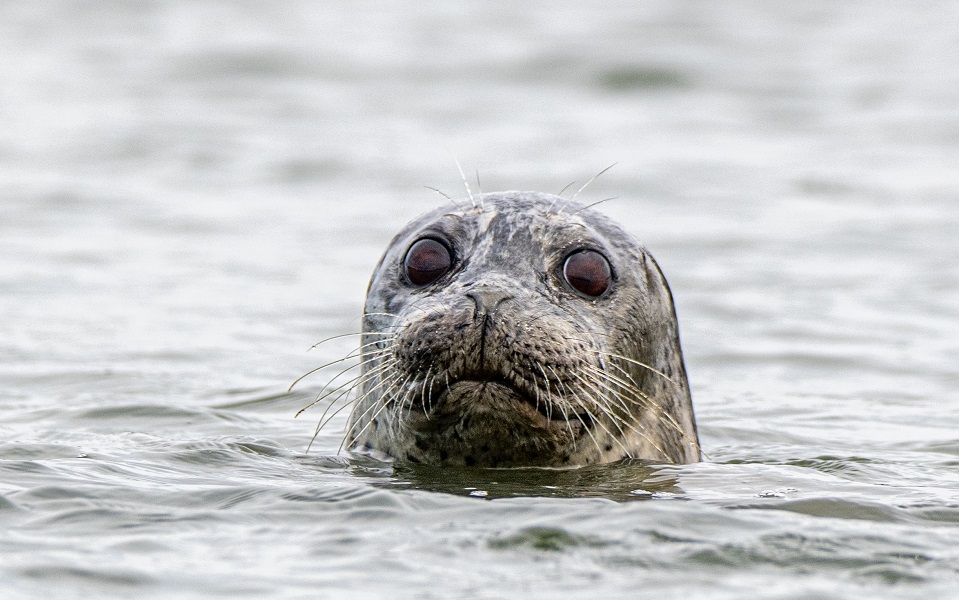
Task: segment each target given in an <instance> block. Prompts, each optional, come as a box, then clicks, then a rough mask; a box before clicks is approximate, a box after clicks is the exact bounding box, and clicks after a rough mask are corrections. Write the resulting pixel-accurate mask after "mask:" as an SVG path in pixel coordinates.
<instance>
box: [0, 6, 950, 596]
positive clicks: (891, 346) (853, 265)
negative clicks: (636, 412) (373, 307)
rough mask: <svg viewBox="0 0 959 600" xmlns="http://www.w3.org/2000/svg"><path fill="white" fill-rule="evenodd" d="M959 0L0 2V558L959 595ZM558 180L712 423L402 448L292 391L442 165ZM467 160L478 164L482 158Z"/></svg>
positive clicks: (442, 578)
mask: <svg viewBox="0 0 959 600" xmlns="http://www.w3.org/2000/svg"><path fill="white" fill-rule="evenodd" d="M956 23H959V4H956V3H952V2H947V1H945V0H940V1H930V2H925V3H921V4H918V5H917V4H915V3H909V2H903V1H892V2H886V3H883V4H882V5H881V6H879V5H876V4H875V3H866V2H856V1H851V2H842V3H838V2H828V1H825V0H814V1H810V2H803V3H793V4H785V3H768V2H759V1H757V0H741V1H728V2H727V1H721V2H706V1H691V2H667V1H651V2H642V3H637V2H603V3H599V4H591V5H581V6H576V7H572V6H569V7H560V6H557V5H555V4H554V3H546V2H537V1H534V2H527V3H523V4H522V5H520V4H517V3H508V2H488V3H467V2H433V1H425V2H417V3H408V4H406V5H398V4H387V3H378V2H340V1H334V2H324V3H311V2H290V1H281V2H272V3H254V2H229V3H228V2H221V1H198V2H189V3H186V2H173V1H170V0H153V1H130V2H123V3H117V2H106V1H105V0H100V1H96V0H91V1H89V2H66V1H61V2H55V1H49V2H44V1H39V2H0V57H2V58H0V409H2V413H0V589H3V590H4V591H3V597H4V598H51V597H56V598H114V597H116V598H126V597H131V598H132V597H136V598H215V597H231V598H271V599H272V598H343V597H357V598H382V597H400V598H462V597H473V598H515V597H526V598H555V597H557V596H560V595H568V596H571V597H593V598H625V597H641V596H648V597H657V598H730V599H732V598H743V597H763V598H843V599H847V598H870V599H874V598H924V599H925V598H930V597H935V598H954V597H959V591H957V590H959V393H957V390H959V59H957V57H959V27H956ZM453 156H455V157H456V158H457V159H458V160H459V161H460V162H461V163H462V164H463V165H464V168H465V171H466V172H467V174H468V178H469V179H470V181H471V184H472V185H473V188H474V190H475V189H476V188H477V187H482V189H483V190H485V191H492V190H496V189H537V190H542V191H547V192H557V191H559V190H560V189H562V188H563V187H564V186H565V185H566V184H568V183H569V182H571V181H577V182H579V183H578V185H581V184H582V183H584V182H585V181H587V180H588V179H590V178H591V177H592V176H593V175H595V174H596V173H597V172H599V171H600V170H602V169H603V168H605V167H606V166H608V165H610V164H613V163H616V166H615V167H614V168H613V169H611V170H610V171H608V172H607V173H605V174H603V176H602V177H600V178H598V179H597V180H596V181H594V182H593V183H592V184H591V185H590V187H589V188H588V189H587V190H586V191H585V192H584V195H585V197H586V199H587V200H593V201H596V200H602V199H605V198H608V197H617V199H616V200H612V201H609V202H606V203H604V204H602V205H601V210H603V211H604V212H606V213H607V214H609V215H611V216H613V217H614V218H616V219H618V220H619V221H621V222H622V223H623V224H624V226H625V227H626V228H627V229H628V230H630V231H631V232H632V233H634V234H635V235H636V236H637V237H639V238H640V239H642V240H644V242H645V243H646V244H647V246H648V247H649V248H650V249H651V250H652V252H653V254H654V255H655V256H656V257H657V259H658V261H659V263H660V265H661V266H662V268H663V270H664V271H665V273H666V275H667V277H668V278H669V280H670V283H671V286H672V289H673V293H674V296H675V298H676V303H677V310H678V313H679V318H680V323H681V328H682V337H683V344H684V349H685V353H686V361H687V367H688V370H689V373H690V383H691V385H692V388H693V399H694V402H695V405H696V410H697V416H698V421H699V428H700V435H701V440H702V445H703V449H704V450H705V452H706V454H707V459H706V460H704V461H703V462H702V463H699V464H695V465H684V466H669V465H640V464H630V463H621V464H616V465H608V466H602V467H591V468H584V469H579V470H574V471H559V472H556V471H542V470H536V469H528V470H515V471H504V470H499V471H497V470H460V469H435V468H425V467H420V468H413V467H410V466H404V465H392V464H389V463H382V462H378V461H375V460H372V459H370V458H364V457H357V456H351V455H349V454H348V453H345V452H341V451H340V448H339V446H340V442H341V439H342V435H343V425H344V423H345V415H342V414H341V415H338V416H337V417H336V419H334V421H333V423H332V424H331V425H330V426H329V427H327V428H325V429H324V430H323V431H321V432H320V433H319V435H318V436H317V437H316V439H315V441H314V442H313V444H312V446H311V447H310V449H309V451H308V452H307V445H308V444H309V443H310V439H311V437H312V436H313V432H314V427H315V425H316V423H317V421H318V420H319V417H320V414H321V413H322V407H316V408H314V409H311V410H309V411H307V412H305V413H304V414H303V415H301V416H300V417H298V418H294V415H295V414H296V412H297V411H298V410H299V409H300V408H302V407H304V406H306V405H307V404H309V403H310V402H311V401H312V400H313V398H314V397H315V395H316V394H317V392H318V391H319V390H320V389H321V388H322V387H323V385H324V384H325V383H326V382H328V381H329V380H330V378H332V376H333V375H335V374H336V372H337V370H336V369H335V368H332V369H324V370H321V371H319V372H317V373H314V374H313V375H311V376H310V377H308V378H307V379H305V380H304V381H303V382H302V383H301V384H298V385H297V386H296V387H295V388H294V390H293V392H290V393H288V392H287V389H288V387H289V385H290V384H291V383H292V382H293V381H294V380H295V379H296V378H297V377H299V376H300V375H302V374H304V373H306V372H307V371H309V370H311V369H313V368H315V367H318V366H320V365H322V364H324V363H326V362H329V361H332V360H336V359H338V358H340V357H342V356H344V355H346V354H347V353H349V352H350V350H351V348H352V347H353V345H355V341H353V339H352V338H349V337H345V338H338V339H334V340H330V341H329V342H326V343H323V344H320V345H319V346H318V347H316V348H313V349H311V347H312V346H313V345H314V344H316V343H317V342H320V341H321V340H325V339H327V338H330V337H333V336H338V335H342V334H348V333H353V332H356V331H357V330H358V328H359V315H360V312H361V306H362V301H363V295H364V292H365V289H366V284H367V282H368V279H369V275H370V273H371V271H372V269H373V266H374V265H375V263H376V260H377V259H378V258H379V255H380V253H381V252H382V251H383V249H384V248H385V247H386V244H387V243H388V242H389V239H390V238H391V236H392V235H393V234H394V233H395V232H396V231H397V230H398V229H399V228H400V227H401V226H402V225H403V224H404V223H406V222H407V221H408V220H409V219H411V218H413V217H414V216H416V215H417V214H419V213H420V212H423V211H425V210H428V209H430V208H432V207H434V206H437V205H438V203H441V202H445V200H443V199H442V198H441V197H440V196H438V195H437V194H435V193H433V192H431V191H430V190H427V189H425V187H424V186H432V187H437V188H440V189H442V190H443V191H444V192H445V193H448V194H450V195H453V196H454V197H463V196H465V195H466V191H465V189H464V188H463V185H462V181H461V180H460V176H459V173H458V171H457V169H456V166H455V163H454V159H453ZM477 177H478V178H479V180H480V181H479V185H478V186H477V182H476V181H475V179H476V178H477Z"/></svg>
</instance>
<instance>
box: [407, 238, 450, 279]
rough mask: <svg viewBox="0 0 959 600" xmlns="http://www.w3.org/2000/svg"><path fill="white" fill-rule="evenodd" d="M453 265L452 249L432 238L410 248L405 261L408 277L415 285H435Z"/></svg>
mask: <svg viewBox="0 0 959 600" xmlns="http://www.w3.org/2000/svg"><path fill="white" fill-rule="evenodd" d="M452 264H453V256H452V254H451V253H450V249H449V248H447V247H446V244H444V243H442V242H440V241H437V240H434V239H432V238H423V239H421V240H419V241H418V242H416V243H415V244H413V245H412V246H410V249H409V250H407V251H406V258H404V259H403V269H404V270H405V271H406V277H407V279H409V280H410V283H412V284H413V285H426V284H428V283H433V282H434V281H436V280H437V279H439V278H440V277H442V276H443V275H444V274H445V273H446V272H447V271H449V270H450V266H451V265H452Z"/></svg>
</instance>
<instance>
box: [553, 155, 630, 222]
mask: <svg viewBox="0 0 959 600" xmlns="http://www.w3.org/2000/svg"><path fill="white" fill-rule="evenodd" d="M617 164H618V163H613V164H611V165H609V166H608V167H606V168H605V169H603V170H602V171H600V172H599V173H597V174H595V175H593V176H592V177H591V178H590V179H589V181H587V182H586V183H584V184H583V187H581V188H579V189H578V190H576V193H575V194H573V195H572V196H570V197H569V200H567V201H566V204H564V205H563V207H562V208H560V209H559V211H557V212H563V211H564V210H566V207H567V206H569V205H570V204H571V203H572V202H573V200H575V199H576V197H577V196H579V195H580V194H581V193H583V191H585V190H586V188H588V187H589V184H591V183H593V182H594V181H596V179H597V178H598V177H599V176H600V175H602V174H603V173H605V172H606V171H609V170H610V169H612V168H613V167H615V166H616V165H617Z"/></svg>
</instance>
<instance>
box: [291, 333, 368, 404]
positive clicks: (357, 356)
mask: <svg viewBox="0 0 959 600" xmlns="http://www.w3.org/2000/svg"><path fill="white" fill-rule="evenodd" d="M376 343H379V342H370V343H367V344H363V345H362V346H360V347H359V348H354V349H353V350H350V353H349V354H347V355H346V356H344V357H342V358H338V359H336V360H332V361H330V362H328V363H326V364H322V365H320V366H318V367H316V368H313V369H310V370H309V371H307V372H306V373H304V374H303V375H300V376H299V377H297V378H296V380H294V381H293V383H291V384H290V387H289V388H287V390H286V392H287V393H290V392H292V391H293V387H294V386H295V385H296V384H298V383H299V382H301V381H303V380H304V379H306V378H307V377H309V376H310V375H312V374H313V373H316V372H317V371H322V370H323V369H325V368H327V367H332V366H333V365H337V364H340V363H343V362H346V361H348V360H351V359H354V358H359V357H360V356H361V355H360V354H356V352H358V351H362V349H363V348H366V347H367V346H371V345H373V344H376ZM356 366H357V365H353V366H352V367H350V368H349V369H346V371H349V370H350V369H353V368H356ZM344 372H345V371H341V373H344Z"/></svg>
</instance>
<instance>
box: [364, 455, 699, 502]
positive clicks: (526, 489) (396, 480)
mask: <svg viewBox="0 0 959 600" xmlns="http://www.w3.org/2000/svg"><path fill="white" fill-rule="evenodd" d="M381 485H386V486H389V487H392V488H396V487H408V488H412V489H419V490H427V491H433V492H443V493H447V494H456V495H461V496H473V497H480V498H488V499H495V498H515V497H540V498H607V499H610V500H616V501H619V502H625V501H630V500H649V499H651V498H664V497H672V496H678V495H681V494H682V490H681V489H679V487H677V481H676V478H675V477H674V476H673V475H671V474H667V473H665V472H664V471H663V470H662V469H661V468H660V467H658V466H655V465H651V464H649V463H646V462H644V461H639V460H625V461H620V462H617V463H612V464H607V465H595V466H587V467H581V468H578V469H543V468H521V469H479V468H471V467H448V466H445V467H434V466H426V465H417V464H407V463H403V464H397V465H396V466H394V468H393V475H392V477H391V478H390V480H389V481H388V482H382V483H381Z"/></svg>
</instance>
